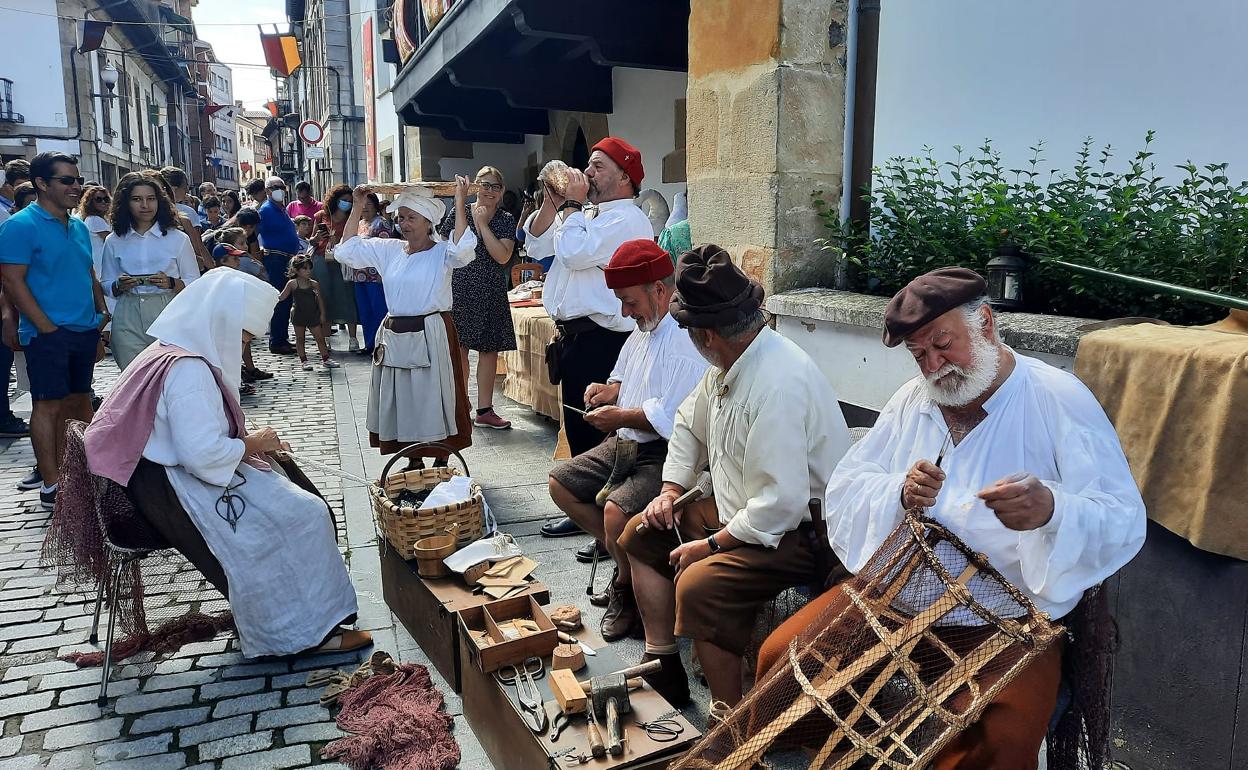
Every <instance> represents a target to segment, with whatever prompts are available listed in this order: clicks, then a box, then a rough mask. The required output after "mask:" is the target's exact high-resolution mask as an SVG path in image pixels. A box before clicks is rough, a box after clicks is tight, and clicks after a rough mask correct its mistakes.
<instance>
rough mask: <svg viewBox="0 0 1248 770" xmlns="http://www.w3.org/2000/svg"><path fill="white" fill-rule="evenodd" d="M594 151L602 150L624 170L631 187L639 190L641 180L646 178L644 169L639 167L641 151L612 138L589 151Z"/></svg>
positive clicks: (621, 140)
mask: <svg viewBox="0 0 1248 770" xmlns="http://www.w3.org/2000/svg"><path fill="white" fill-rule="evenodd" d="M594 150H602V152H603V154H605V155H606V156H607V157H608V158H610V159H611V160H613V161H615V164H616V165H617V166H619V167H620V168H622V169H624V173H625V174H626V175H627V176H628V178H629V179H631V180H632V182H633V187H636V188H637V189H638V190H640V189H641V180H643V179H645V178H646V172H645V169H643V168H642V167H641V151H640V150H638V149H637V148H636V147H634V146H632V145H631V144H629V143H628V142H626V141H624V140H623V139H617V138H616V137H614V136H608V137H607V138H606V139H603V140H602V141H601V142H599V143H598V144H595V145H594V146H593V147H591V148H590V149H589V151H590V152H591V153H592V152H593V151H594Z"/></svg>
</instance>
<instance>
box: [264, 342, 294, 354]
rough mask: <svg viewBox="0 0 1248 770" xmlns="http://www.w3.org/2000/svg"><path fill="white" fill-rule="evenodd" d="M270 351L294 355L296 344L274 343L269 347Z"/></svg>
mask: <svg viewBox="0 0 1248 770" xmlns="http://www.w3.org/2000/svg"><path fill="white" fill-rule="evenodd" d="M269 352H270V353H272V354H273V355H275V356H292V355H294V354H295V346H294V345H291V344H290V343H286V344H285V345H280V344H279V345H273V346H271V347H269Z"/></svg>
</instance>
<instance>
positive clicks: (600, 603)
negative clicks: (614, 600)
mask: <svg viewBox="0 0 1248 770" xmlns="http://www.w3.org/2000/svg"><path fill="white" fill-rule="evenodd" d="M619 577H620V568H619V567H616V568H614V569H612V570H611V579H610V580H608V581H607V590H605V591H603V592H602V593H600V594H590V596H589V603H590V604H591V605H593V606H595V607H606V606H607V605H609V604H611V594H613V593H614V592H615V581H616V580H618V579H619Z"/></svg>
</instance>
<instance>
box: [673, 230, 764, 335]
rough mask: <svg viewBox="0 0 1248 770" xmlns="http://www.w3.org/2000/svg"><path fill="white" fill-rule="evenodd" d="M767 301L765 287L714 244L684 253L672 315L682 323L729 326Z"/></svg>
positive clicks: (684, 324)
mask: <svg viewBox="0 0 1248 770" xmlns="http://www.w3.org/2000/svg"><path fill="white" fill-rule="evenodd" d="M762 304H763V287H762V286H760V285H759V284H758V283H757V282H755V281H753V280H751V279H750V277H749V276H748V275H746V274H745V273H744V272H742V271H741V268H739V267H737V266H736V265H735V264H733V262H732V257H730V256H729V255H728V252H726V251H724V250H723V249H721V248H720V247H718V246H716V245H715V244H713V243H708V244H706V245H704V246H699V247H697V248H696V249H693V250H691V251H686V252H685V253H684V254H681V255H680V259H679V260H678V261H677V262H676V293H675V294H674V295H672V302H671V311H672V317H673V318H675V319H676V322H677V323H679V324H680V325H681V326H685V327H690V326H692V327H695V328H700V329H706V328H712V327H716V326H727V325H729V324H733V323H736V322H738V321H741V320H742V319H745V318H748V317H749V316H751V315H753V313H754V312H755V311H756V310H758V309H759V307H761V306H762Z"/></svg>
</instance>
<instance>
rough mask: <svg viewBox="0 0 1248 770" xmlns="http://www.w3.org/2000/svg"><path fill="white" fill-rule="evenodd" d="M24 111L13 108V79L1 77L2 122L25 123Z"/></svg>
mask: <svg viewBox="0 0 1248 770" xmlns="http://www.w3.org/2000/svg"><path fill="white" fill-rule="evenodd" d="M25 122H26V118H24V117H22V113H20V112H15V111H14V110H13V81H12V80H9V79H8V78H0V123H25Z"/></svg>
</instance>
